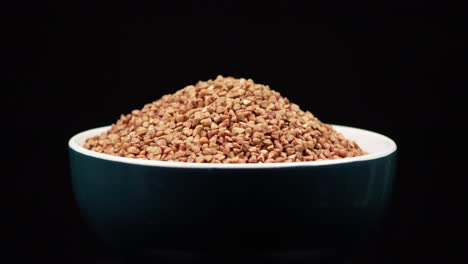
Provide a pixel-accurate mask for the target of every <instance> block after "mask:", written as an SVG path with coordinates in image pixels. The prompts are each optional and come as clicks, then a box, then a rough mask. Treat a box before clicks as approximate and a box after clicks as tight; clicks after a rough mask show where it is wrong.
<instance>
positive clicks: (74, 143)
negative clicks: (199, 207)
mask: <svg viewBox="0 0 468 264" xmlns="http://www.w3.org/2000/svg"><path fill="white" fill-rule="evenodd" d="M331 125H332V126H333V127H334V128H335V129H336V130H337V131H339V132H341V133H343V134H344V136H345V137H347V138H350V137H349V135H348V136H347V135H346V134H349V133H351V134H352V133H354V134H355V135H360V136H365V137H370V138H373V139H375V140H377V141H378V142H380V143H382V144H381V145H382V146H383V147H382V148H381V149H379V150H378V151H374V152H370V153H368V154H366V155H363V156H358V157H351V158H342V159H335V160H317V161H304V162H279V163H227V164H225V163H193V162H177V161H159V160H144V159H136V158H126V157H120V156H113V155H109V154H105V153H99V152H95V151H92V150H88V149H86V148H84V147H83V146H82V145H81V144H82V143H81V144H80V143H79V142H84V140H85V139H86V138H88V137H91V136H95V135H98V134H100V133H101V132H104V131H106V130H107V129H109V128H110V126H104V127H98V128H93V129H89V130H86V131H82V132H80V133H78V134H76V135H74V136H73V137H71V138H70V140H69V141H68V146H69V147H70V148H71V149H72V150H74V151H76V152H78V153H80V154H83V155H85V156H89V157H94V158H97V159H103V160H108V161H113V162H120V163H127V164H134V165H143V166H153V167H167V168H190V169H207V168H208V169H259V168H263V169H266V168H290V167H318V166H326V165H339V164H346V163H352V162H362V161H370V160H375V159H379V158H382V157H385V156H388V155H390V154H392V153H393V152H395V151H396V150H397V145H396V143H395V142H394V141H393V140H392V139H390V138H389V137H387V136H384V135H382V134H379V133H376V132H373V131H369V130H365V129H361V128H355V127H350V126H341V125H333V124H331ZM345 132H347V133H345ZM350 139H353V138H350ZM354 140H355V139H354ZM355 141H356V143H357V144H358V145H360V146H361V147H362V145H363V142H359V141H358V140H355ZM363 149H364V148H363ZM364 150H366V149H364Z"/></svg>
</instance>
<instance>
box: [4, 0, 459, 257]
mask: <svg viewBox="0 0 468 264" xmlns="http://www.w3.org/2000/svg"><path fill="white" fill-rule="evenodd" d="M2 5H6V6H5V7H2V8H1V9H0V10H1V11H0V12H1V13H2V18H3V19H5V23H3V24H2V25H4V30H3V31H2V39H3V41H2V44H6V47H4V48H2V54H3V55H2V59H1V61H2V64H4V65H5V70H3V71H2V80H6V81H7V85H6V86H3V87H2V99H3V100H2V101H3V102H2V108H5V109H6V111H5V112H3V115H2V121H3V122H2V131H3V132H4V133H7V135H6V136H4V137H3V138H4V139H5V141H6V144H4V145H3V150H4V151H3V154H4V155H3V156H4V157H3V162H2V165H3V164H5V165H4V166H6V167H5V168H4V170H5V171H11V172H10V173H9V174H8V175H9V177H8V179H9V180H10V179H12V180H13V184H9V183H6V184H5V185H4V188H5V194H6V195H7V196H8V197H9V199H8V200H7V201H8V206H7V210H8V211H6V212H5V213H2V216H3V215H5V220H6V221H7V224H6V225H5V226H6V227H7V232H6V237H5V239H8V241H9V246H11V247H13V248H14V249H16V250H14V251H10V252H13V253H15V254H16V253H17V252H18V256H32V257H35V258H38V257H40V256H44V257H60V256H63V257H65V258H67V259H73V260H77V261H78V260H79V259H81V258H88V257H90V258H91V257H92V256H93V255H95V254H101V253H102V247H101V245H100V243H99V242H98V241H97V240H96V239H95V237H94V235H93V234H92V233H91V232H90V231H89V229H88V228H87V227H86V226H85V225H84V224H83V222H82V221H81V219H80V215H79V212H78V210H77V207H76V204H75V202H74V199H73V196H72V193H71V185H70V175H69V168H68V156H67V140H68V139H69V137H70V136H71V135H73V134H75V133H77V132H79V131H82V130H85V129H89V128H92V127H98V126H103V125H108V124H110V123H112V122H113V121H114V120H116V119H117V118H118V117H119V115H120V114H121V113H126V112H128V111H130V110H131V109H134V108H140V107H141V106H142V105H143V104H144V103H147V102H149V101H152V100H154V99H157V98H159V97H160V96H161V95H163V94H166V93H172V92H174V91H176V90H177V89H180V88H182V87H183V86H185V85H187V84H192V83H194V82H196V81H198V80H206V79H209V78H215V77H216V75H217V74H223V75H233V76H236V77H247V78H252V79H254V80H255V81H257V82H260V83H266V84H269V85H270V86H271V87H272V88H273V89H276V90H278V91H280V92H281V93H282V94H283V95H285V96H287V97H288V98H289V99H290V100H291V101H293V102H296V103H297V104H299V105H300V106H302V107H303V108H305V109H308V110H310V111H312V112H313V113H314V114H315V115H316V116H318V117H319V118H320V119H321V120H322V121H324V122H330V123H335V124H341V125H349V126H355V127H362V128H365V129H369V130H374V131H377V132H379V133H383V134H385V135H388V136H389V137H391V138H393V139H394V140H395V141H396V142H397V144H398V147H399V158H398V162H399V167H398V175H397V180H396V183H395V184H396V185H395V193H394V195H393V198H392V210H391V211H390V215H389V217H388V218H387V219H386V223H387V232H386V235H385V236H383V237H382V245H383V246H382V247H380V249H381V250H382V251H383V252H384V253H385V254H387V255H389V256H393V257H396V258H400V259H401V258H403V257H402V256H405V259H408V258H410V257H411V258H412V259H420V258H423V259H436V257H435V256H440V257H441V259H442V260H443V258H444V257H446V256H448V255H447V254H445V253H442V252H446V250H445V249H447V248H448V249H450V252H455V251H457V252H458V251H460V250H461V249H463V248H462V247H461V245H463V243H458V242H455V241H456V239H463V240H464V241H465V244H466V236H464V235H463V234H464V233H462V232H461V230H460V229H459V228H458V226H460V225H459V224H461V223H462V220H461V218H460V217H458V214H459V212H462V211H463V208H466V207H463V208H461V207H460V206H459V203H455V202H454V201H463V200H464V199H465V198H464V195H463V193H466V192H459V191H456V190H455V189H458V188H461V189H463V188H464V186H466V185H462V184H458V182H459V180H458V179H459V178H460V175H459V174H457V173H453V172H454V170H455V169H454V167H453V166H451V165H447V164H453V163H447V161H450V162H453V160H455V158H453V159H452V158H451V157H461V156H457V155H455V154H454V153H455V152H454V151H453V150H452V148H457V149H459V150H460V148H458V147H456V146H457V144H458V143H457V142H458V141H463V136H462V135H458V133H449V132H448V131H451V130H450V129H451V128H453V125H452V123H450V122H451V120H450V119H449V117H451V116H450V115H448V114H446V113H445V111H446V110H448V109H452V108H463V106H464V105H465V103H463V102H462V101H461V100H462V98H463V97H462V96H460V95H459V94H460V93H461V91H462V88H463V89H464V88H465V86H463V82H462V80H465V78H462V77H460V76H461V75H460V73H462V72H463V70H462V69H463V67H461V66H463V65H465V63H464V62H466V52H465V51H464V50H462V48H463V47H464V42H463V41H462V39H463V37H464V36H466V33H467V32H466V29H465V28H462V26H463V25H466V24H464V22H465V21H464V12H465V11H464V10H465V9H463V8H457V7H455V6H450V5H449V4H448V3H445V2H439V3H432V2H423V1H401V2H398V1H396V2H395V1H389V2H388V3H380V2H378V3H372V4H362V3H356V2H354V1H343V2H337V1H318V2H317V1H314V2H313V3H310V4H309V5H311V6H310V7H308V6H307V5H306V4H299V3H296V4H286V2H284V1H283V2H282V4H268V5H260V4H259V5H256V6H255V5H253V4H249V5H246V6H239V5H238V4H235V2H234V1H229V2H228V3H227V4H226V3H225V4H220V3H218V2H216V3H215V2H214V1H213V2H212V3H201V2H195V1H194V2H192V3H191V4H175V3H173V2H172V1H165V2H159V3H152V4H143V3H135V2H130V3H127V4H123V5H118V4H117V3H114V4H112V5H104V4H102V5H100V4H97V3H95V2H94V1H80V2H79V3H74V4H71V3H69V2H68V1H60V2H59V1H57V2H56V3H54V2H52V1H50V2H47V3H42V2H37V1H35V2H32V1H31V2H30V3H23V2H21V1H20V2H18V1H14V2H11V1H10V2H8V3H5V4H3V3H2ZM465 17H466V16H465ZM457 98H458V99H457ZM451 99H454V100H453V102H448V100H451ZM460 120H462V119H460ZM453 138H455V139H453ZM450 139H452V140H450ZM434 150H439V151H434ZM455 151H456V150H455ZM451 198H456V199H451ZM462 206H463V205H462ZM452 235H453V236H454V237H455V238H453V239H448V237H449V236H452ZM10 238H11V239H10ZM428 252H430V254H428ZM234 255H235V254H234ZM406 256H408V257H406Z"/></svg>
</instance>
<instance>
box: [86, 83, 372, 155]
mask: <svg viewBox="0 0 468 264" xmlns="http://www.w3.org/2000/svg"><path fill="white" fill-rule="evenodd" d="M84 147H85V148H87V149H90V150H93V151H96V152H101V153H106V154H110V155H115V156H122V157H128V158H138V159H150V160H162V161H179V162H197V163H276V162H303V161H315V160H324V159H339V158H346V157H356V156H360V155H364V154H365V152H364V151H363V150H362V149H361V148H360V147H359V146H358V145H357V144H356V143H355V142H353V141H351V140H348V139H346V138H344V136H343V135H342V134H340V133H338V132H337V131H336V130H335V129H334V128H333V127H332V126H331V125H328V124H325V123H323V122H321V121H320V120H318V119H317V118H316V117H315V116H314V115H313V114H312V113H310V112H308V111H303V110H301V109H300V107H299V106H298V105H297V104H294V103H291V102H290V101H289V100H288V99H287V98H286V97H283V96H281V95H280V94H279V93H278V92H276V91H274V90H272V89H271V88H270V87H269V86H268V85H261V84H256V83H254V82H253V81H252V80H250V79H248V80H246V79H243V78H242V79H235V78H232V77H223V76H218V77H217V78H216V79H215V80H208V81H206V82H202V81H199V82H198V83H197V84H195V85H189V86H187V87H185V88H183V89H181V90H179V91H177V92H175V93H174V94H171V95H164V96H163V97H161V98H160V99H159V100H156V101H154V102H152V103H149V104H146V105H145V106H144V107H143V108H142V109H140V110H133V111H132V112H131V113H130V114H127V115H121V117H120V119H119V120H117V122H116V123H114V124H113V125H112V127H111V128H110V129H109V130H108V131H106V132H104V133H102V134H100V135H98V136H95V137H93V138H89V139H87V140H86V142H85V144H84Z"/></svg>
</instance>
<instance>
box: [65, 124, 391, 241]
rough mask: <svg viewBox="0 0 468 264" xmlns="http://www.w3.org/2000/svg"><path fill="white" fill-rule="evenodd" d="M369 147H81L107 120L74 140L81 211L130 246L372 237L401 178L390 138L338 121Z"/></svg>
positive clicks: (104, 233) (104, 235)
mask: <svg viewBox="0 0 468 264" xmlns="http://www.w3.org/2000/svg"><path fill="white" fill-rule="evenodd" d="M334 127H335V129H337V130H338V131H339V132H341V133H343V134H344V136H345V137H347V138H350V139H353V140H355V141H356V142H357V143H358V144H359V145H360V146H361V147H362V148H363V149H364V150H365V151H366V152H368V153H369V154H367V155H364V156H361V157H354V158H345V159H339V160H325V161H311V162H294V163H293V162H290V163H270V164H197V163H184V162H165V161H150V160H138V159H131V158H123V157H115V156H111V155H107V154H102V153H96V152H94V151H90V150H87V149H85V148H83V147H82V145H83V143H84V141H85V139H86V138H88V137H91V136H94V135H98V134H99V133H101V132H103V131H105V130H106V129H108V128H109V127H102V128H96V129H91V130H88V131H84V132H82V133H79V134H77V135H75V136H73V137H72V138H71V139H70V141H69V154H70V168H71V177H72V183H73V189H74V194H75V198H76V202H77V204H78V206H79V208H80V210H81V214H82V217H83V218H84V220H85V221H86V222H87V223H88V224H89V226H90V227H91V228H92V229H93V230H94V231H95V232H96V234H97V235H98V236H99V238H101V239H102V240H103V241H106V242H108V243H110V244H112V245H116V246H123V247H142V246H143V247H158V248H182V249H199V248H217V247H227V246H229V245H233V244H236V245H238V246H245V247H249V248H250V247H253V248H311V247H314V248H330V247H337V246H342V245H343V244H348V243H355V242H357V241H369V240H370V239H372V237H373V235H374V234H376V232H377V231H378V229H379V226H380V224H381V222H382V217H383V216H384V213H385V211H386V208H387V205H388V202H389V198H390V194H391V190H392V182H393V178H394V175H395V166H396V153H397V147H396V144H395V142H394V141H393V140H391V139H390V138H388V137H386V136H384V135H381V134H378V133H375V132H371V131H367V130H363V129H358V128H352V127H345V126H338V125H334Z"/></svg>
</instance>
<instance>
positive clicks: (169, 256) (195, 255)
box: [124, 249, 349, 264]
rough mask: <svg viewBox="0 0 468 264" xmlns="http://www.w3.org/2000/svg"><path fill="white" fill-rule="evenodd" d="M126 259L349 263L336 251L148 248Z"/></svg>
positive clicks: (158, 261)
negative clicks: (214, 250)
mask: <svg viewBox="0 0 468 264" xmlns="http://www.w3.org/2000/svg"><path fill="white" fill-rule="evenodd" d="M125 259H126V260H128V263H275V264H276V263H349V262H347V261H345V260H346V258H345V257H344V256H343V254H341V253H340V252H338V251H337V250H333V249H314V250H287V251H262V252H254V251H246V252H244V251H241V252H239V251H234V250H233V251H229V250H225V251H216V252H209V251H186V250H166V249H164V250H161V249H146V250H141V251H135V252H133V253H132V254H130V255H127V256H126V257H125ZM124 263H127V262H126V261H124Z"/></svg>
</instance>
